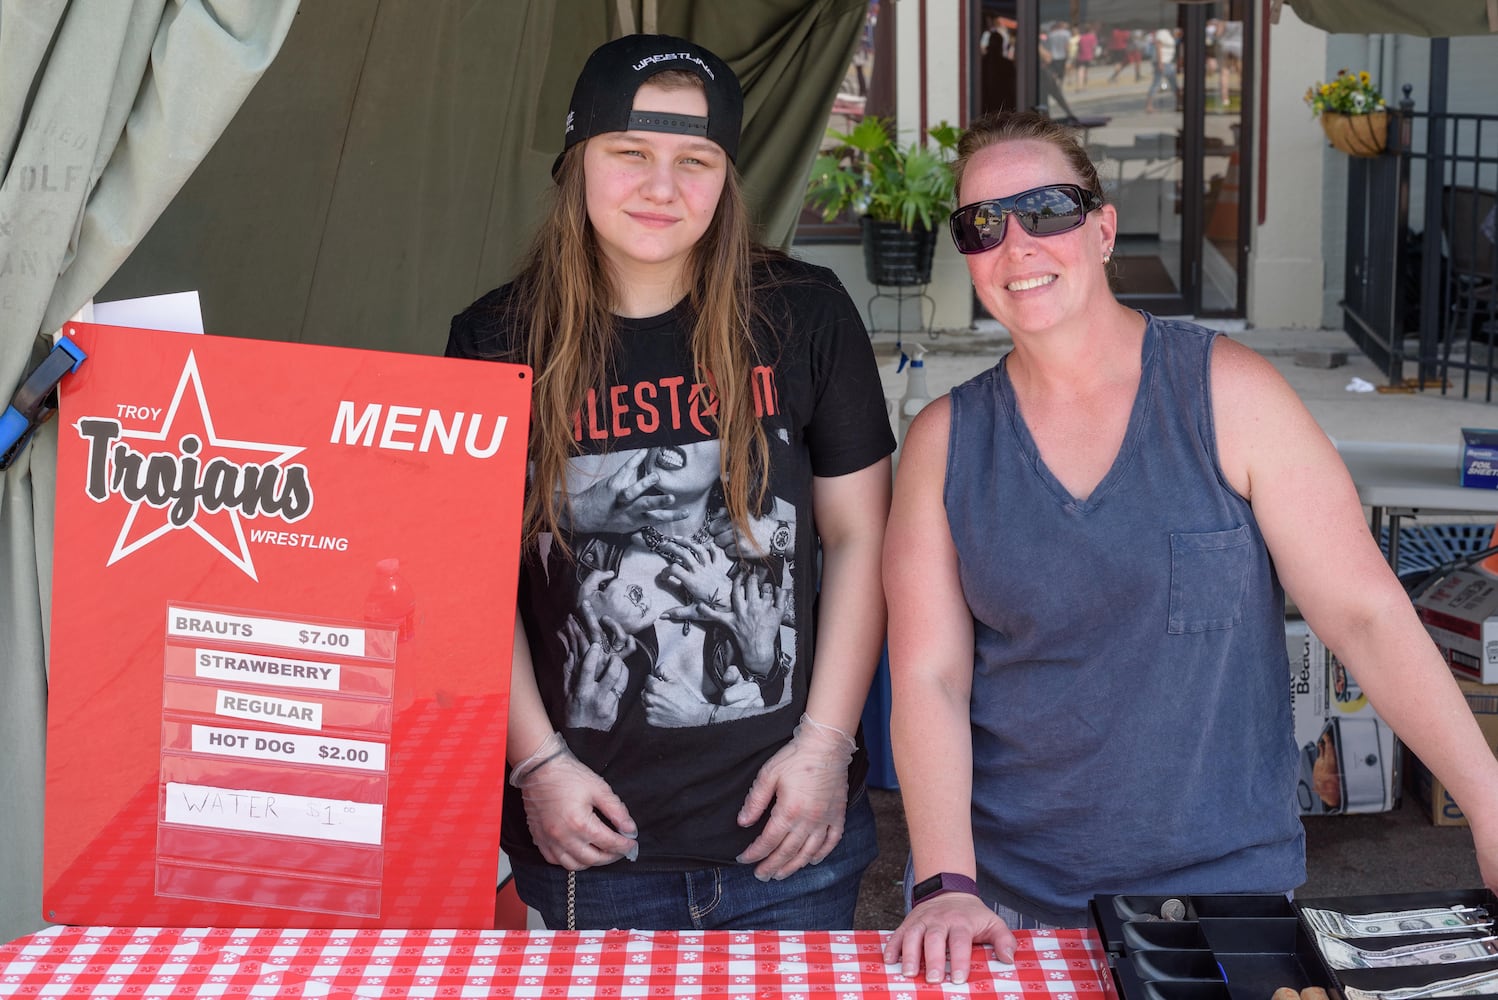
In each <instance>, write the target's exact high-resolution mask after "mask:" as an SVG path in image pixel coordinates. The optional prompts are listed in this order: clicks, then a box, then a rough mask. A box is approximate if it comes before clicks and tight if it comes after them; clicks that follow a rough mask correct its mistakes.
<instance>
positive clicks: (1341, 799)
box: [1285, 620, 1399, 815]
mask: <svg viewBox="0 0 1498 1000" xmlns="http://www.w3.org/2000/svg"><path fill="white" fill-rule="evenodd" d="M1285 650H1286V652H1287V653H1288V654H1289V660H1290V710H1291V714H1292V716H1293V718H1294V723H1295V742H1296V744H1297V745H1298V746H1299V747H1300V748H1301V753H1300V783H1299V785H1298V787H1297V788H1296V796H1297V799H1298V802H1299V805H1300V811H1301V814H1302V815H1322V814H1327V813H1373V812H1386V811H1388V810H1390V809H1393V808H1394V807H1395V806H1397V805H1398V804H1399V744H1398V741H1396V740H1395V738H1394V731H1393V730H1392V729H1390V728H1389V727H1388V725H1387V724H1386V723H1385V722H1384V721H1383V720H1382V719H1380V718H1379V717H1378V714H1377V713H1376V712H1374V710H1373V706H1372V705H1370V704H1368V699H1367V697H1366V696H1365V695H1364V694H1363V691H1362V689H1361V688H1360V687H1358V684H1357V681H1355V680H1353V678H1352V675H1351V674H1349V673H1348V672H1347V671H1346V670H1345V669H1344V668H1343V666H1342V664H1341V663H1340V662H1338V660H1337V658H1336V657H1335V656H1333V655H1332V653H1331V650H1329V649H1327V648H1326V646H1325V645H1323V644H1322V642H1321V640H1320V639H1318V638H1317V637H1316V635H1315V633H1313V632H1312V631H1311V630H1310V628H1309V626H1307V625H1306V623H1305V622H1303V621H1298V620H1290V621H1287V622H1286V623H1285Z"/></svg>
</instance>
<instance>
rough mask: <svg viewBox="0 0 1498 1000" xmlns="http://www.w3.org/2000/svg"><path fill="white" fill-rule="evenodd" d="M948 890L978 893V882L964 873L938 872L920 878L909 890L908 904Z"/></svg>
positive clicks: (941, 894)
mask: <svg viewBox="0 0 1498 1000" xmlns="http://www.w3.org/2000/svg"><path fill="white" fill-rule="evenodd" d="M949 892H961V893H966V894H967V895H969V896H977V895H978V883H977V882H974V881H973V880H972V879H970V878H968V877H967V876H966V875H958V874H956V873H955V872H938V873H937V874H935V875H932V876H931V877H930V878H928V879H922V880H921V881H920V882H917V883H916V884H915V888H913V889H911V890H910V905H911V906H915V905H917V904H918V903H924V902H925V901H926V900H928V899H935V898H936V897H937V896H945V895H946V894H947V893H949Z"/></svg>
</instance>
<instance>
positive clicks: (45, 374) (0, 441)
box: [0, 337, 88, 469]
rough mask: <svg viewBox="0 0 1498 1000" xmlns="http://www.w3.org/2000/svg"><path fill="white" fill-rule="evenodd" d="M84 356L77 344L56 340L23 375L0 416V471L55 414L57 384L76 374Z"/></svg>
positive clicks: (7, 466)
mask: <svg viewBox="0 0 1498 1000" xmlns="http://www.w3.org/2000/svg"><path fill="white" fill-rule="evenodd" d="M86 357H88V355H86V354H84V353H83V351H82V350H81V349H80V348H79V347H78V345H77V344H75V343H73V342H72V341H71V340H69V339H68V338H67V337H58V338H57V346H55V347H53V348H52V353H51V354H48V355H47V356H46V357H45V358H44V359H42V363H41V364H39V365H37V366H36V370H35V371H33V372H32V373H31V374H30V375H28V376H26V381H25V382H22V383H21V387H20V388H19V389H17V390H16V394H15V395H14V396H12V397H11V400H10V405H9V406H7V407H6V408H5V412H4V413H0V469H8V468H10V465H11V463H12V462H14V461H15V460H16V459H17V458H19V457H20V454H21V452H22V451H23V450H25V448H26V442H27V441H30V440H31V435H32V434H33V433H35V431H36V429H37V428H38V427H40V426H41V425H42V424H44V423H46V422H47V419H48V418H49V417H51V416H52V414H53V413H56V412H57V383H59V382H61V381H62V377H63V376H64V375H66V374H68V372H73V371H77V370H78V366H79V365H81V364H83V360H84V359H85V358H86Z"/></svg>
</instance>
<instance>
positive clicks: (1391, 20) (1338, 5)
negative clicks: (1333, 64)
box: [1288, 0, 1498, 38]
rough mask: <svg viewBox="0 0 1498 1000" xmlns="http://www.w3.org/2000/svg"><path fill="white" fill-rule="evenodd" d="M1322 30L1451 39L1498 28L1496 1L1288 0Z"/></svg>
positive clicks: (1297, 10)
mask: <svg viewBox="0 0 1498 1000" xmlns="http://www.w3.org/2000/svg"><path fill="white" fill-rule="evenodd" d="M1288 2H1289V4H1290V6H1292V7H1294V8H1295V14H1296V16H1297V17H1299V18H1300V19H1301V20H1302V21H1304V22H1306V23H1307V24H1309V25H1312V26H1314V27H1317V28H1320V29H1322V30H1323V31H1330V32H1334V33H1347V34H1368V35H1373V34H1384V33H1389V34H1397V35H1422V36H1425V37H1427V38H1450V37H1456V36H1460V35H1486V34H1491V33H1492V32H1495V31H1498V0H1421V2H1420V3H1410V2H1409V0H1288Z"/></svg>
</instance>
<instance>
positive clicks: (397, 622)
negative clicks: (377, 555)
mask: <svg viewBox="0 0 1498 1000" xmlns="http://www.w3.org/2000/svg"><path fill="white" fill-rule="evenodd" d="M364 620H365V621H367V622H369V623H370V624H371V625H383V626H385V627H386V628H393V629H395V630H396V637H397V640H398V641H400V642H405V641H406V640H407V639H410V638H411V637H412V636H414V635H415V634H416V593H415V592H414V591H413V590H412V589H411V585H410V584H409V583H407V582H406V578H405V577H404V576H402V575H401V564H400V560H399V559H381V560H380V561H379V562H377V563H375V579H374V584H373V585H371V586H370V588H369V595H368V596H367V597H365V598H364Z"/></svg>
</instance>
